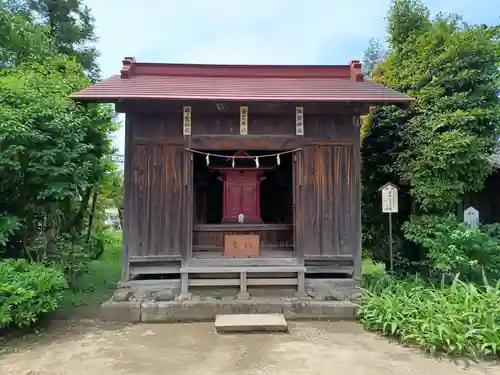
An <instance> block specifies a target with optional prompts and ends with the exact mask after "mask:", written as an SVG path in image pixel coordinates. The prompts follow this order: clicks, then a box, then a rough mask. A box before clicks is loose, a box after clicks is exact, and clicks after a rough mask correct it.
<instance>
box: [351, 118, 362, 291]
mask: <svg viewBox="0 0 500 375" xmlns="http://www.w3.org/2000/svg"><path fill="white" fill-rule="evenodd" d="M352 120H353V121H352V123H353V126H354V128H355V137H354V142H353V146H354V147H353V148H354V150H353V152H354V171H353V174H354V176H353V177H354V178H353V182H354V185H353V194H352V200H353V202H352V204H353V207H354V215H355V217H354V230H353V233H354V236H355V238H354V239H353V242H352V243H353V246H354V247H355V248H354V249H353V250H354V271H353V278H354V279H355V280H360V281H361V278H362V277H363V269H362V266H363V259H362V243H361V139H360V137H361V134H360V127H361V121H360V118H359V116H353V117H352Z"/></svg>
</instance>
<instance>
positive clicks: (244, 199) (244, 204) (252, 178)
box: [213, 151, 273, 223]
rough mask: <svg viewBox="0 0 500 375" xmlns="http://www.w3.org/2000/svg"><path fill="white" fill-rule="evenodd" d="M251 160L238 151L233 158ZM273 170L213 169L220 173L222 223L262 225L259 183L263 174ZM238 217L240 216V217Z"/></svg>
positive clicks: (262, 178) (245, 154)
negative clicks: (221, 184)
mask: <svg viewBox="0 0 500 375" xmlns="http://www.w3.org/2000/svg"><path fill="white" fill-rule="evenodd" d="M238 156H240V157H241V156H243V157H244V158H245V159H249V158H251V156H249V155H248V154H247V153H245V152H243V151H239V152H238V153H236V154H235V155H234V157H238ZM270 169H273V168H269V167H268V168H244V167H243V168H213V170H215V171H218V172H220V173H221V175H222V176H220V177H219V180H220V181H222V183H223V184H224V186H223V188H222V191H223V193H222V194H223V197H222V205H223V207H222V223H238V222H241V223H262V218H261V217H260V183H261V182H262V181H264V179H265V177H264V176H263V173H264V172H265V171H266V170H270ZM240 215H242V216H241V217H240Z"/></svg>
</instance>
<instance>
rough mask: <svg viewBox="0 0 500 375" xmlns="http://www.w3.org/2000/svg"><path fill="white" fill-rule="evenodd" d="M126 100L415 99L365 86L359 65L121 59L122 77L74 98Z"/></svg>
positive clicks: (320, 100) (300, 100)
mask: <svg viewBox="0 0 500 375" xmlns="http://www.w3.org/2000/svg"><path fill="white" fill-rule="evenodd" d="M71 97H72V98H73V99H75V100H79V101H107V102H115V101H118V100H123V99H157V100H162V99H163V100H238V101H292V102H367V103H395V102H408V101H411V100H413V99H412V98H410V97H409V96H406V95H404V94H401V93H399V92H397V91H394V90H392V89H390V88H387V87H385V86H383V85H380V84H378V83H375V82H373V81H364V79H363V75H362V73H361V64H360V63H359V61H352V62H350V63H349V65H332V66H292V65H290V66H268V65H267V66H266V65H197V64H152V63H137V62H135V60H134V59H133V58H125V59H124V60H123V68H122V70H121V75H119V76H113V77H110V78H108V79H105V80H103V81H101V82H99V83H97V84H95V85H93V86H90V87H88V88H86V89H83V90H81V91H79V92H77V93H75V94H73V95H72V96H71Z"/></svg>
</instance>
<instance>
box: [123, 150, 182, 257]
mask: <svg viewBox="0 0 500 375" xmlns="http://www.w3.org/2000/svg"><path fill="white" fill-rule="evenodd" d="M133 155H134V157H133V188H132V189H131V190H132V191H130V192H129V193H130V194H131V202H132V207H131V211H132V218H131V221H132V223H131V225H130V227H129V230H130V232H131V233H130V236H129V238H130V240H129V255H130V256H146V255H171V256H174V255H177V256H179V257H181V255H182V254H183V251H182V249H183V246H186V244H187V242H186V237H185V234H186V233H185V229H184V228H185V226H184V218H185V216H186V212H187V184H186V183H185V174H184V173H183V169H184V168H183V167H182V166H183V164H184V159H185V158H186V157H189V156H190V155H188V154H187V152H186V151H184V149H183V148H182V147H177V146H170V145H154V144H149V145H143V144H136V145H134V150H133Z"/></svg>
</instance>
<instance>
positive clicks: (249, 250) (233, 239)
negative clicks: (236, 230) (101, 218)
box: [224, 234, 260, 258]
mask: <svg viewBox="0 0 500 375" xmlns="http://www.w3.org/2000/svg"><path fill="white" fill-rule="evenodd" d="M259 255H260V236H259V235H258V234H226V235H225V236H224V256H227V257H233V258H248V257H257V256H259Z"/></svg>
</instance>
